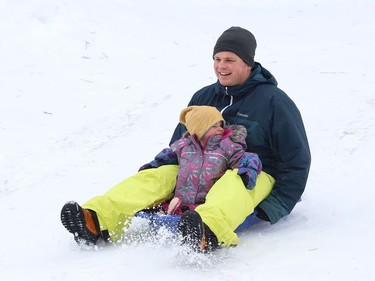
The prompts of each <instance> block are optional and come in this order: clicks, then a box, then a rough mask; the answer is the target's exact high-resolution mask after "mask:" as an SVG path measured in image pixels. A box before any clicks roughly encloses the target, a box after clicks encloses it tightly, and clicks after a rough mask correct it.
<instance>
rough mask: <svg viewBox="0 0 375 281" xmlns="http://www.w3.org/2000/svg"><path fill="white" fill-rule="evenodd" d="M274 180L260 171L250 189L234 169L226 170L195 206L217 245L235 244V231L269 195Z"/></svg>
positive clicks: (236, 241) (237, 240)
mask: <svg viewBox="0 0 375 281" xmlns="http://www.w3.org/2000/svg"><path fill="white" fill-rule="evenodd" d="M274 183H275V180H274V178H273V177H272V176H270V175H268V174H267V173H265V172H261V174H260V175H259V176H258V178H257V182H256V186H255V187H254V189H252V190H249V189H246V188H245V186H244V184H243V182H242V180H241V178H240V177H239V176H238V175H237V169H235V170H228V171H227V172H226V173H225V174H224V176H223V177H221V178H220V179H219V180H218V181H217V182H216V183H215V185H214V186H213V187H212V188H211V190H210V191H209V193H208V194H207V197H206V202H205V203H204V204H202V205H200V206H198V207H197V208H196V209H195V211H197V212H198V213H199V215H200V216H201V217H202V220H203V222H204V223H205V224H206V225H207V226H208V227H209V228H210V230H211V231H212V232H213V233H214V234H215V236H216V237H217V240H218V242H219V244H221V245H223V246H230V245H236V244H238V242H239V239H238V236H237V234H236V233H235V232H234V230H235V229H236V228H237V227H238V226H239V225H240V224H241V223H243V222H244V220H245V219H246V217H247V216H249V215H250V214H251V213H253V212H254V208H255V207H256V206H257V205H258V204H259V203H260V202H261V201H262V200H264V199H265V198H266V197H267V196H268V194H269V193H270V192H271V190H272V187H273V185H274Z"/></svg>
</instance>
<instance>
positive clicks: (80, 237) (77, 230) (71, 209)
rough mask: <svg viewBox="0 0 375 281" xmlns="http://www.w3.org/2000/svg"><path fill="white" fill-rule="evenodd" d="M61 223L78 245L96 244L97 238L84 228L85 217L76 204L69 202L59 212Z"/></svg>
mask: <svg viewBox="0 0 375 281" xmlns="http://www.w3.org/2000/svg"><path fill="white" fill-rule="evenodd" d="M61 222H62V224H63V226H64V227H65V228H66V229H67V230H68V231H69V232H70V233H72V234H73V235H74V240H75V241H76V242H77V243H78V244H81V243H85V244H87V245H95V244H96V241H97V240H98V237H97V236H95V235H94V234H93V233H91V232H90V231H89V230H88V229H87V228H86V221H85V216H84V214H83V212H82V208H81V207H80V206H79V205H78V203H76V202H74V201H71V202H68V203H66V204H65V205H64V207H63V208H62V210H61Z"/></svg>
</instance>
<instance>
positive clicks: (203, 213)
mask: <svg viewBox="0 0 375 281" xmlns="http://www.w3.org/2000/svg"><path fill="white" fill-rule="evenodd" d="M255 49H256V40H255V38H254V36H253V34H251V33H250V32H249V31H248V30H245V29H243V28H240V27H231V28H229V29H228V30H226V31H225V32H224V33H223V34H222V35H221V36H220V37H219V38H218V40H217V42H216V45H215V47H214V51H213V59H214V70H215V74H216V76H217V78H218V81H217V82H216V83H215V84H212V85H210V86H207V87H205V88H203V89H201V90H200V91H198V92H197V93H196V94H195V95H194V96H193V97H192V99H191V101H190V103H189V106H191V105H210V106H215V107H217V108H218V109H219V110H220V111H221V113H222V115H223V117H224V119H225V121H226V122H228V123H229V124H230V123H233V124H240V125H243V126H245V127H246V129H247V131H248V136H247V139H246V143H247V146H248V151H251V152H254V153H257V154H258V155H259V158H260V159H261V161H262V163H263V171H264V174H265V175H267V176H268V177H269V179H270V181H269V182H265V181H261V180H258V181H257V186H256V187H255V188H254V190H255V191H256V190H258V191H259V189H262V190H263V191H266V192H268V191H270V190H271V189H272V191H271V192H270V193H269V194H268V193H267V194H266V196H264V195H265V194H264V193H261V194H256V193H254V192H252V191H250V190H245V189H244V188H243V187H241V184H240V182H239V181H237V182H236V183H235V178H238V176H236V175H235V174H233V173H231V172H228V173H227V174H228V175H225V176H224V177H223V178H222V179H221V180H220V181H218V182H217V183H216V184H215V186H214V187H215V188H213V190H211V191H210V193H209V195H208V196H207V200H206V204H203V205H202V206H199V207H198V208H197V209H196V213H193V212H189V213H186V214H184V216H183V217H182V219H181V223H180V230H181V232H182V233H183V236H184V237H186V238H185V239H186V242H187V243H189V241H190V243H191V244H193V245H195V246H196V247H198V248H200V249H202V248H205V247H206V246H207V245H208V246H209V247H213V248H214V247H215V246H216V243H217V241H216V238H217V239H218V240H219V241H218V242H219V244H224V245H230V244H237V242H238V238H237V236H236V235H235V234H234V233H233V230H234V229H235V228H236V227H237V226H238V224H239V223H241V221H243V220H244V219H245V217H246V216H244V214H246V212H243V210H246V209H247V208H249V206H251V207H255V211H256V213H257V215H258V217H260V218H261V219H263V220H266V221H269V222H271V223H272V224H273V223H276V222H277V221H278V220H279V219H280V218H282V217H283V216H285V215H288V214H289V213H290V212H291V211H292V209H293V208H294V206H295V204H296V203H297V202H298V200H299V199H300V197H301V195H302V193H303V191H304V189H305V185H306V181H307V177H308V173H309V168H310V162H311V157H310V150H309V145H308V141H307V137H306V133H305V129H304V125H303V122H302V118H301V115H300V113H299V111H298V109H297V107H296V106H295V104H294V103H293V102H292V100H291V99H290V98H289V97H288V96H287V95H286V94H285V93H284V92H283V91H281V90H280V89H279V88H277V82H276V80H275V78H274V77H273V76H272V74H271V73H270V72H269V71H267V70H266V69H265V68H264V67H262V66H261V65H260V64H259V63H256V62H254V55H255ZM184 130H185V128H183V126H182V125H178V126H177V128H176V130H175V133H174V135H173V137H172V140H171V141H172V142H173V141H174V140H176V139H177V138H178V137H179V136H181V134H182V132H183V131H184ZM226 176H227V177H228V179H227V180H223V179H225V177H226ZM231 177H232V178H233V179H231ZM273 182H275V183H274V186H273V187H272V184H273ZM263 196H264V197H263ZM243 198H247V199H245V200H244V199H243ZM259 202H260V203H259ZM257 203H259V204H257ZM254 205H255V206H254ZM250 211H252V208H250ZM202 219H203V222H204V225H203V227H202ZM207 226H208V227H207ZM212 232H213V233H214V234H215V235H212ZM207 234H209V235H207ZM205 236H207V237H205ZM210 237H212V239H211V240H212V242H211V241H210ZM205 240H206V241H205ZM205 244H207V245H206V246H205Z"/></svg>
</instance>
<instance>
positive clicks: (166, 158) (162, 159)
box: [138, 148, 178, 172]
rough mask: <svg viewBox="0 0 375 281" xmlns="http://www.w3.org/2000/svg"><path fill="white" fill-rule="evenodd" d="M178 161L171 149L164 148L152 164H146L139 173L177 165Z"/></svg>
mask: <svg viewBox="0 0 375 281" xmlns="http://www.w3.org/2000/svg"><path fill="white" fill-rule="evenodd" d="M177 164H178V159H177V155H176V153H174V152H173V151H172V149H171V148H164V149H163V150H162V151H161V152H159V154H158V155H156V156H155V159H154V160H152V161H151V162H149V163H147V164H144V165H143V166H142V167H140V168H139V170H138V172H139V171H142V170H146V169H151V168H157V167H160V166H163V165H177Z"/></svg>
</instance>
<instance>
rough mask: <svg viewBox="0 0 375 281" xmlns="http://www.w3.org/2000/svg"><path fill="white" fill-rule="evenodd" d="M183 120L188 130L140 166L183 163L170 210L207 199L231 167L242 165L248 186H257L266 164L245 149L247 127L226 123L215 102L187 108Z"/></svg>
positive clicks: (191, 207)
mask: <svg viewBox="0 0 375 281" xmlns="http://www.w3.org/2000/svg"><path fill="white" fill-rule="evenodd" d="M180 123H181V124H183V125H185V127H186V128H187V132H186V134H185V135H184V136H183V137H182V138H180V139H178V140H177V141H175V142H174V143H172V144H171V146H170V148H165V149H163V151H161V152H160V153H159V154H158V155H157V156H156V157H155V159H154V160H153V161H151V162H150V163H148V164H145V165H143V166H142V167H141V168H140V169H139V170H140V171H141V170H144V169H149V168H157V167H159V166H162V165H172V164H174V165H175V164H178V165H179V171H178V176H177V182H176V187H175V192H174V196H175V197H174V198H173V199H172V200H171V201H170V202H169V204H168V203H165V204H163V205H162V207H163V210H164V212H165V213H166V214H176V215H181V214H182V213H183V212H185V211H186V210H194V209H195V207H196V206H198V205H199V204H202V203H204V202H205V199H206V195H207V193H208V191H209V190H210V188H211V187H212V186H213V185H214V183H215V182H216V181H217V180H218V179H219V178H220V177H221V176H222V175H223V174H224V173H225V171H226V170H227V169H235V168H238V174H239V175H240V176H241V178H242V180H243V182H244V184H245V186H246V188H248V189H252V188H253V187H254V185H255V182H256V178H257V176H258V174H259V173H260V172H261V170H262V164H261V161H260V159H259V158H258V155H256V154H254V153H249V152H245V150H246V142H245V138H246V135H247V132H246V128H245V127H243V126H241V125H232V126H228V127H224V123H225V122H224V119H223V117H222V115H221V113H220V112H219V111H218V110H217V109H216V108H215V107H211V106H190V107H187V108H185V109H184V110H182V111H181V114H180ZM228 188H229V187H228Z"/></svg>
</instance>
